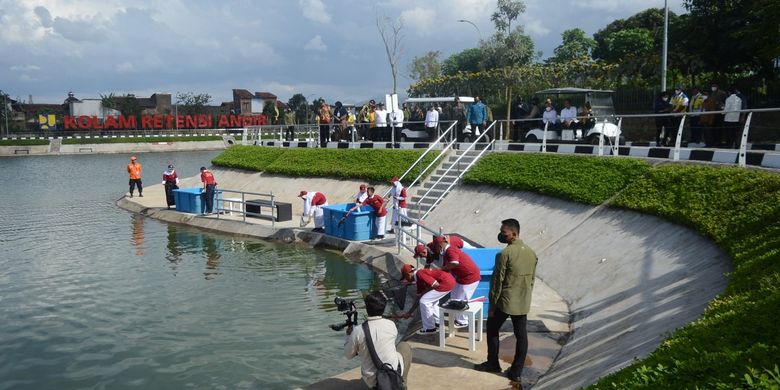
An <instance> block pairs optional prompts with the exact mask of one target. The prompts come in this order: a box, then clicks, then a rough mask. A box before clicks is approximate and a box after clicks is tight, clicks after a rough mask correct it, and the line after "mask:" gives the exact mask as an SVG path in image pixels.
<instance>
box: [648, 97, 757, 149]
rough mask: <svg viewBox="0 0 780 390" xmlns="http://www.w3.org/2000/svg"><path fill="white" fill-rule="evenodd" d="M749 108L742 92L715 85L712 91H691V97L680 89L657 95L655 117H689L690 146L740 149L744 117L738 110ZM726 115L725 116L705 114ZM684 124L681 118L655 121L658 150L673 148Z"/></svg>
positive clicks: (664, 118) (657, 118)
mask: <svg viewBox="0 0 780 390" xmlns="http://www.w3.org/2000/svg"><path fill="white" fill-rule="evenodd" d="M747 108H748V105H747V99H746V98H745V96H744V95H743V94H742V93H741V92H740V90H739V88H737V87H735V86H732V87H730V88H729V89H728V91H724V90H722V89H720V87H719V86H718V85H717V84H715V83H713V84H712V85H711V87H710V90H709V91H708V90H700V89H699V88H697V87H693V88H691V96H690V97H688V95H687V94H686V93H685V91H684V90H683V88H682V86H677V87H675V89H674V92H669V91H664V92H661V93H660V94H659V95H658V98H657V99H656V101H655V104H654V107H653V112H654V113H655V114H668V113H690V114H691V115H689V116H688V118H689V120H690V139H689V142H691V143H702V142H704V144H705V145H706V146H707V147H726V148H737V147H739V137H738V134H739V130H740V128H741V127H742V125H743V124H744V121H745V114H744V113H740V112H739V110H745V109H747ZM712 111H725V113H723V114H709V115H707V114H705V113H706V112H712ZM681 121H682V115H680V116H657V117H656V118H655V142H656V145H658V146H671V145H674V144H675V142H676V139H677V132H678V129H679V126H680V122H681Z"/></svg>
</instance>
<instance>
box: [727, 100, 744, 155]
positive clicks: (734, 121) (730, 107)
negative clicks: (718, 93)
mask: <svg viewBox="0 0 780 390" xmlns="http://www.w3.org/2000/svg"><path fill="white" fill-rule="evenodd" d="M729 92H730V95H729V97H727V98H726V105H725V106H724V107H723V111H726V113H725V114H723V127H724V129H723V131H724V133H725V138H726V147H727V148H734V147H739V141H738V140H737V134H738V132H739V127H740V126H739V115H740V114H739V112H737V111H739V110H741V109H742V99H740V98H739V96H738V95H737V91H736V89H735V88H734V87H731V88H729Z"/></svg>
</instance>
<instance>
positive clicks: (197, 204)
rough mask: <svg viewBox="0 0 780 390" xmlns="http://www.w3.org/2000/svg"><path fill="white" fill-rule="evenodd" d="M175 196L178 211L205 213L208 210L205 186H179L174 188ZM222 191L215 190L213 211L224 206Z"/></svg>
mask: <svg viewBox="0 0 780 390" xmlns="http://www.w3.org/2000/svg"><path fill="white" fill-rule="evenodd" d="M173 198H174V199H175V200H176V211H181V212H183V213H192V214H203V213H205V212H206V202H205V199H204V196H203V188H201V187H192V188H179V189H178V190H173ZM221 204H222V191H219V190H217V191H214V207H213V210H212V211H217V208H222V206H221Z"/></svg>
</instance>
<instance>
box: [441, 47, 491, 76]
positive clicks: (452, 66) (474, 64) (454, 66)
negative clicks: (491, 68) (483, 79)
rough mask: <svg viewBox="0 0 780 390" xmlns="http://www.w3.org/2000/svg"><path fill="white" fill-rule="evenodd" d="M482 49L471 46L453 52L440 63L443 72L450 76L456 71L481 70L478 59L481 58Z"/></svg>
mask: <svg viewBox="0 0 780 390" xmlns="http://www.w3.org/2000/svg"><path fill="white" fill-rule="evenodd" d="M482 57H483V54H482V49H480V48H478V47H473V48H471V49H466V50H463V51H462V52H460V53H455V54H452V55H450V56H449V57H447V59H446V60H444V62H442V64H441V71H442V73H443V74H445V75H448V76H452V75H454V74H456V73H458V72H478V71H480V70H482V67H481V64H480V61H481V60H482Z"/></svg>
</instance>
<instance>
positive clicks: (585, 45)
mask: <svg viewBox="0 0 780 390" xmlns="http://www.w3.org/2000/svg"><path fill="white" fill-rule="evenodd" d="M595 48H596V41H595V40H594V39H592V38H590V37H587V36H585V31H583V30H582V29H579V28H573V29H571V30H566V31H564V32H563V33H562V34H561V44H560V45H559V46H558V47H556V48H555V50H554V51H553V53H555V55H554V56H552V57H550V58H549V59H547V62H548V63H558V64H561V63H566V62H570V61H573V60H578V59H583V58H585V59H590V58H591V53H592V52H593V49H595Z"/></svg>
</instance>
